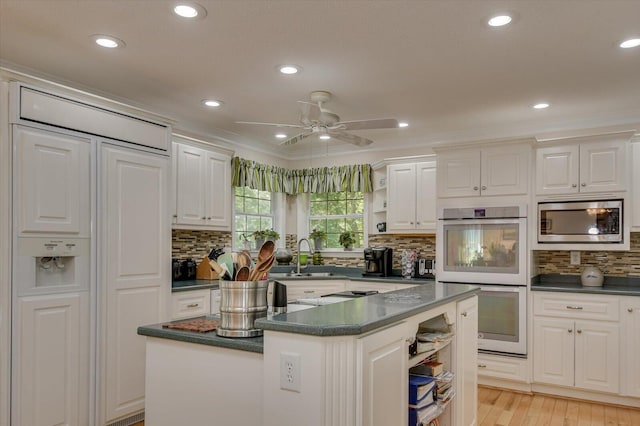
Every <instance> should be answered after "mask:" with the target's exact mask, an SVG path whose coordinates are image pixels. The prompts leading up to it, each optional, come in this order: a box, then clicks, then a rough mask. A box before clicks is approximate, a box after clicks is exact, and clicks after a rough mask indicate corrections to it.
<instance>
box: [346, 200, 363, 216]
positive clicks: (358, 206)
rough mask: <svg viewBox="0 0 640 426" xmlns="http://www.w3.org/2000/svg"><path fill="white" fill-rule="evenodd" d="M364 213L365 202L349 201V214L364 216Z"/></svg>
mask: <svg viewBox="0 0 640 426" xmlns="http://www.w3.org/2000/svg"><path fill="white" fill-rule="evenodd" d="M363 213H364V200H348V201H347V214H363Z"/></svg>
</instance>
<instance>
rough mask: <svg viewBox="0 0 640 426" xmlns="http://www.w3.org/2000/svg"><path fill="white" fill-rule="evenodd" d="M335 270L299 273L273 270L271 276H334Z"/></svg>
mask: <svg viewBox="0 0 640 426" xmlns="http://www.w3.org/2000/svg"><path fill="white" fill-rule="evenodd" d="M332 276H333V272H301V273H299V274H297V273H295V272H286V273H282V272H271V273H270V274H269V277H270V278H311V277H332Z"/></svg>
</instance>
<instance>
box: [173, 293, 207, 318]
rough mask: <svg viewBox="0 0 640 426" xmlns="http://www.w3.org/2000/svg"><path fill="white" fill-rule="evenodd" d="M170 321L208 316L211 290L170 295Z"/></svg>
mask: <svg viewBox="0 0 640 426" xmlns="http://www.w3.org/2000/svg"><path fill="white" fill-rule="evenodd" d="M171 299H172V308H171V319H173V320H175V319H182V318H191V317H197V316H202V315H208V314H209V312H210V308H211V290H195V291H185V292H180V293H174V294H172V295H171Z"/></svg>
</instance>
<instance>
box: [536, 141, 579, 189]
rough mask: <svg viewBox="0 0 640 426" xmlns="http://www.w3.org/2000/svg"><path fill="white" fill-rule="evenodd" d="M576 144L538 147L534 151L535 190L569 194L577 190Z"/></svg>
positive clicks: (577, 150) (577, 155)
mask: <svg viewBox="0 0 640 426" xmlns="http://www.w3.org/2000/svg"><path fill="white" fill-rule="evenodd" d="M579 165H580V148H579V147H578V145H569V146H555V147H546V148H539V149H538V150H537V151H536V192H537V193H538V194H570V193H576V192H578V183H579V177H578V170H579V169H578V168H579Z"/></svg>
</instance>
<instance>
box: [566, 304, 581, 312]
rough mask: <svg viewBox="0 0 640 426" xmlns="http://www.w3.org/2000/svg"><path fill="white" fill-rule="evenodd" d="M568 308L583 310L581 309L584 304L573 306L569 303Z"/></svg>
mask: <svg viewBox="0 0 640 426" xmlns="http://www.w3.org/2000/svg"><path fill="white" fill-rule="evenodd" d="M567 309H574V310H578V311H581V310H582V306H571V305H567Z"/></svg>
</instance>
